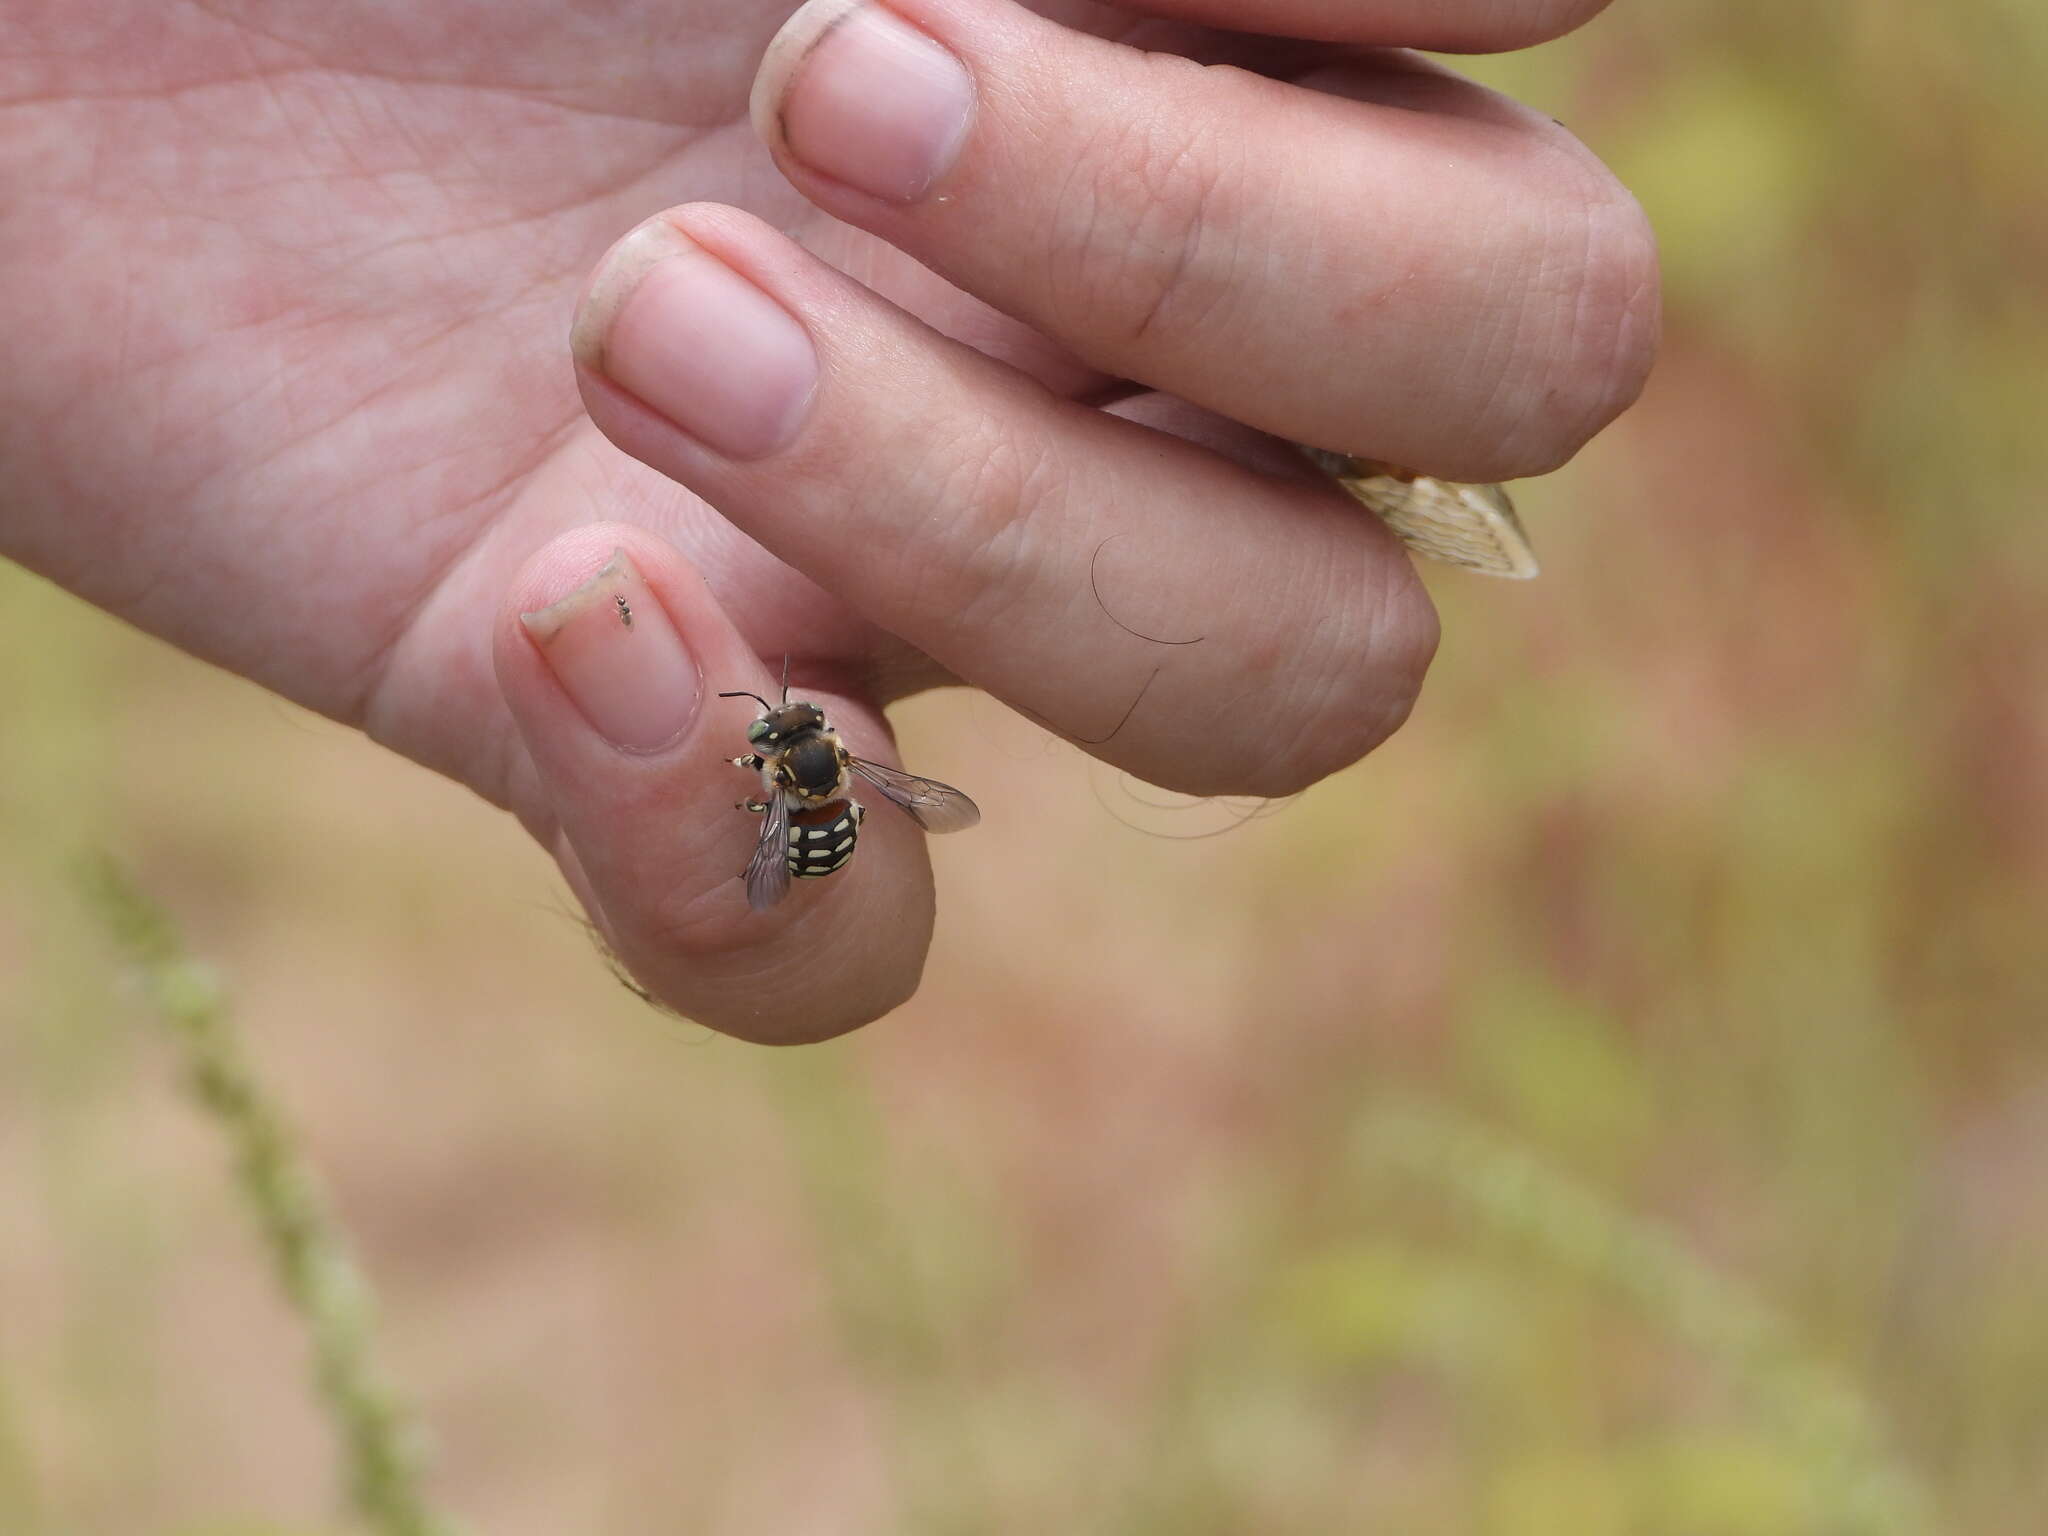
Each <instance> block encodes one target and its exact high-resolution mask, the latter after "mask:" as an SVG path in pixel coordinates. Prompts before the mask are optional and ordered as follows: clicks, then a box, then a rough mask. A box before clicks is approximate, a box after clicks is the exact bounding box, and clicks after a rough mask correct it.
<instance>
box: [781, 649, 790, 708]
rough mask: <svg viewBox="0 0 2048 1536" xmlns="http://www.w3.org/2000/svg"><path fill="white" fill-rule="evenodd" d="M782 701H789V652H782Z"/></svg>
mask: <svg viewBox="0 0 2048 1536" xmlns="http://www.w3.org/2000/svg"><path fill="white" fill-rule="evenodd" d="M782 702H783V703H785V704H787V703H788V702H789V652H787V651H784V652H783V653H782Z"/></svg>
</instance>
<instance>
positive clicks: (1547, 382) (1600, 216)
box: [1496, 173, 1660, 478]
mask: <svg viewBox="0 0 2048 1536" xmlns="http://www.w3.org/2000/svg"><path fill="white" fill-rule="evenodd" d="M1602 176H1603V178H1604V173H1602ZM1570 206H1571V207H1572V210H1573V211H1572V214H1571V216H1570V217H1568V218H1563V219H1557V220H1554V221H1553V227H1552V232H1551V234H1550V236H1549V238H1547V239H1545V240H1543V241H1541V242H1540V243H1539V247H1540V248H1539V249H1538V251H1537V252H1536V253H1535V254H1534V256H1533V258H1532V259H1533V262H1534V267H1533V269H1532V275H1531V279H1530V283H1531V291H1532V296H1533V298H1532V302H1533V303H1535V304H1536V305H1539V306H1540V307H1541V309H1542V311H1543V312H1544V315H1545V318H1544V321H1543V323H1542V324H1540V325H1539V326H1538V327H1536V328H1535V331H1534V335H1533V337H1532V339H1533V340H1534V341H1535V343H1536V344H1535V345H1532V346H1529V347H1527V348H1526V349H1525V350H1524V352H1523V357H1524V375H1523V380H1522V382H1521V384H1520V386H1519V387H1518V388H1514V389H1511V390H1503V391H1501V392H1500V393H1499V394H1497V396H1496V399H1497V400H1500V401H1502V402H1504V403H1505V402H1512V404H1513V410H1514V415H1515V419H1514V420H1513V421H1511V422H1505V423H1503V424H1502V430H1501V431H1500V432H1499V434H1498V435H1497V437H1496V441H1497V442H1498V444H1499V454H1500V458H1501V463H1500V464H1499V465H1498V466H1497V477H1499V478H1507V477H1510V476H1515V475H1530V474H1542V473H1546V472H1548V471H1550V470H1553V469H1556V468H1557V467H1558V466H1559V465H1561V464H1563V463H1565V462H1566V461H1567V460H1569V459H1570V458H1571V457H1572V456H1573V455H1574V454H1575V453H1577V452H1578V451H1579V449H1581V448H1583V447H1584V446H1585V445H1586V443H1587V442H1588V441H1590V440H1591V439H1592V438H1593V437H1594V435H1595V434H1597V433H1598V432H1599V431H1600V430H1601V429H1602V428H1603V427H1605V426H1606V425H1607V424H1608V423H1609V422H1611V421H1613V420H1614V419H1615V417H1617V416H1619V415H1620V414H1621V413H1622V412H1623V411H1625V410H1626V409H1628V407H1629V406H1630V405H1632V404H1633V403H1634V402H1635V400H1636V397H1637V396H1638V395H1639V394H1641V392H1642V388H1643V384H1644V381H1645V380H1646V379H1647V378H1648V376H1649V371H1650V365H1651V363H1652V361H1653V360H1654V358H1655V356H1656V350H1657V339H1658V330H1659V317H1660V303H1659V293H1658V279H1657V246H1656V239H1655V236H1654V235H1653V233H1652V232H1651V229H1650V225H1649V221H1648V219H1647V218H1646V217H1645V216H1644V214H1643V211H1642V208H1641V206H1640V205H1639V204H1638V203H1637V202H1636V200H1635V199H1634V198H1633V197H1631V196H1630V195H1629V194H1628V193H1627V192H1626V191H1625V190H1624V189H1622V188H1621V187H1620V186H1619V185H1618V184H1615V183H1614V182H1612V181H1611V180H1604V179H1603V182H1602V184H1601V185H1600V186H1598V187H1597V188H1596V189H1594V190H1592V191H1591V192H1589V193H1588V195H1586V196H1584V197H1582V198H1580V199H1577V200H1576V201H1575V203H1573V204H1572V205H1570Z"/></svg>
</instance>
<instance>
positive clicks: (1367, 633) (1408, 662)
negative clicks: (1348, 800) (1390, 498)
mask: <svg viewBox="0 0 2048 1536" xmlns="http://www.w3.org/2000/svg"><path fill="white" fill-rule="evenodd" d="M1372 545H1373V547H1372V548H1371V550H1370V551H1369V553H1368V554H1367V556H1366V558H1365V559H1363V560H1361V561H1359V562H1356V563H1352V562H1339V563H1336V564H1333V566H1332V568H1331V571H1330V574H1329V576H1328V579H1327V581H1326V595H1325V597H1324V598H1323V600H1322V601H1321V602H1319V603H1317V604H1316V605H1315V606H1314V607H1313V608H1312V609H1311V610H1310V611H1311V612H1314V613H1316V614H1317V618H1316V621H1315V622H1314V623H1313V625H1310V626H1307V627H1305V629H1304V631H1303V633H1304V635H1305V637H1306V638H1305V640H1304V642H1303V646H1304V648H1303V650H1302V651H1301V653H1300V654H1299V655H1298V656H1297V658H1296V659H1295V661H1294V663H1293V664H1292V665H1291V666H1290V667H1289V668H1288V669H1287V671H1286V673H1285V675H1284V677H1283V678H1282V679H1281V680H1280V682H1279V683H1278V685H1277V686H1275V687H1274V688H1273V689H1272V690H1271V692H1270V695H1269V698H1268V709H1267V711H1266V712H1265V713H1264V714H1263V715H1262V716H1261V717H1259V718H1258V721H1257V728H1256V730H1255V731H1253V732H1251V733H1247V734H1246V735H1244V736H1243V737H1241V738H1240V748H1239V751H1238V752H1237V753H1236V754H1235V756H1234V759H1233V760H1226V762H1225V763H1224V765H1223V769H1222V771H1223V773H1224V774H1225V776H1226V778H1227V779H1228V782H1227V783H1226V784H1224V785H1222V786H1220V787H1219V786H1210V787H1209V788H1208V789H1207V791H1206V792H1208V793H1217V794H1243V795H1255V796H1261V797H1266V798H1279V797H1282V796H1286V795H1293V794H1299V793H1300V792H1301V791H1302V790H1304V789H1307V788H1308V787H1309V786H1310V785H1312V784H1315V783H1318V782H1320V781H1321V780H1323V779H1326V778H1328V777H1329V776H1330V775H1331V774H1333V773H1336V772H1337V771H1339V770H1340V769H1343V768H1348V767H1350V766H1351V765H1352V764H1353V763H1355V762H1357V761H1358V760H1359V759H1360V758H1362V757H1364V756H1365V755H1366V754H1367V753H1369V752H1371V751H1372V750H1373V749H1374V748H1376V747H1378V746H1379V745H1380V744H1381V743H1382V742H1384V741H1386V740H1387V738H1388V737H1390V736H1392V735H1393V734H1394V732H1395V731H1397V730H1399V729H1400V727H1401V726H1402V724H1403V723H1404V722H1405V721H1406V720H1407V719H1408V716H1409V714H1410V712H1411V711H1412V710H1413V709H1414V707H1415V701H1416V699H1417V698H1418V697H1419V696H1420V694H1421V691H1422V683H1423V678H1424V676H1425V674H1426V673H1427V672H1428V670H1429V664H1430V661H1431V659H1432V658H1433V657H1434V656H1435V654H1436V646H1437V638H1438V625H1437V616H1436V610H1435V608H1434V607H1432V606H1431V604H1430V601H1429V597H1428V595H1427V593H1426V592H1425V591H1424V590H1423V587H1422V583H1421V581H1420V579H1419V578H1418V577H1417V576H1416V574H1415V569H1414V567H1413V565H1411V564H1410V563H1409V562H1408V560H1406V559H1405V558H1403V557H1402V556H1401V555H1400V554H1399V553H1398V552H1396V551H1394V550H1392V549H1389V548H1386V547H1384V545H1383V544H1382V543H1381V541H1379V540H1374V541H1372Z"/></svg>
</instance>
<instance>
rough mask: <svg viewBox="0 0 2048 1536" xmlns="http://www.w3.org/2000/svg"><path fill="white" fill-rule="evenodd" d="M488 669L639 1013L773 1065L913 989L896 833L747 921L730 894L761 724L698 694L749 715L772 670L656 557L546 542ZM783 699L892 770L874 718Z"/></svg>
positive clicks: (915, 846) (586, 535)
mask: <svg viewBox="0 0 2048 1536" xmlns="http://www.w3.org/2000/svg"><path fill="white" fill-rule="evenodd" d="M494 654H495V659H496V664H497V673H498V685H499V687H500V688H501V689H502V690H503V692H504V695H505V701H506V703H507V704H508V705H509V706H510V709H511V712H512V716H513V719H514V720H515V721H516V722H517V724H518V727H519V732H520V735H521V736H522V738H523V739H524V741H525V744H526V747H527V750H528V752H529V753H531V755H532V758H533V761H534V764H535V767H536V768H537V770H538V773H539V777H540V781H541V784H542V786H543V788H544V789H545V791H546V793H547V796H548V801H549V805H550V807H551V809H552V811H553V815H554V821H555V836H554V839H553V847H552V850H551V851H552V852H554V854H555V856H556V858H557V860H558V862H560V864H561V866H562V869H563V872H564V874H565V875H566V876H567V877H568V878H569V881H570V883H571V884H572V885H573V886H574V887H575V888H576V892H577V895H578V896H579V897H580V898H581V899H582V901H583V904H584V907H585V909H586V910H587V911H588V912H589V915H590V918H591V920H592V921H593V922H594V923H595V924H596V925H597V927H598V929H599V931H600V932H601V933H602V934H603V935H604V937H605V939H606V941H607V942H608V943H609V944H610V945H611V947H612V950H613V952H614V953H615V954H617V955H618V957H619V958H620V960H621V961H623V962H624V964H625V965H626V966H627V968H628V969H629V970H630V971H631V972H632V973H633V975H634V976H635V977H636V978H637V979H638V980H639V981H640V982H641V983H642V984H643V985H644V986H646V987H647V989H648V990H649V991H650V992H652V993H653V994H654V996H655V997H656V998H657V999H658V1000H660V1001H661V1002H663V1003H666V1004H667V1005H669V1006H670V1007H673V1008H674V1009H676V1010H677V1011H678V1012H679V1013H682V1014H684V1015H685V1016H687V1017H689V1018H692V1019H695V1020H697V1021H698V1022H700V1023H702V1024H705V1025H708V1026H709V1027H711V1028H713V1029H717V1030H722V1031H724V1032H725V1033H727V1034H732V1035H738V1036H740V1037H741V1038H743V1039H747V1040H755V1041H761V1042H764V1043H776V1044H782V1043H795V1042H798V1041H807V1040H820V1039H825V1038H827V1037H829V1036H832V1035H836V1034H841V1033H843V1032H845V1031H846V1030H849V1029H853V1028H855V1027H857V1026H859V1025H861V1024H864V1023H867V1022H869V1021H870V1020H872V1019H876V1018H879V1017H880V1016H881V1015H882V1014H884V1013H886V1012H888V1011H889V1010H890V1009H891V1008H893V1007H895V1006H896V1005H897V1004H898V1003H900V1002H902V1001H904V1000H905V999H906V998H908V997H909V996H910V994H911V993H912V992H913V991H914V990H915V989H916V986H917V981H918V976H919V973H920V971H921V970H922V968H923V964H924V955H925V950H926V948H927V946H928V945H929V944H930V941H931V927H932V886H931V867H930V864H929V862H928V860H927V858H926V856H925V852H924V847H923V839H922V837H921V836H920V835H919V834H918V833H917V831H916V830H915V829H914V828H913V827H912V826H910V824H909V823H908V822H907V821H904V820H902V819H900V818H897V817H894V816H890V817H870V818H869V819H868V820H867V822H866V823H865V824H864V825H863V826H862V828H861V830H860V833H859V843H858V856H857V857H855V858H853V859H852V860H851V861H850V862H849V863H848V864H847V865H846V866H845V867H844V868H842V869H840V870H838V871H837V872H836V873H834V874H833V875H831V876H830V877H829V878H826V879H818V880H802V881H797V882H795V883H794V887H793V889H791V891H790V892H789V894H788V895H787V897H786V898H785V899H783V900H782V901H780V902H779V903H777V904H776V905H774V906H773V907H770V908H769V909H768V910H766V911H755V910H753V909H751V908H750V907H749V905H748V902H747V895H746V891H745V888H744V886H743V884H742V881H741V879H740V873H741V871H742V870H743V869H744V868H745V867H746V865H747V862H748V860H749V859H750V858H751V857H752V856H753V853H754V851H755V847H756V845H757V843H758V842H759V841H760V839H761V828H762V824H763V819H762V818H761V817H759V816H755V815H749V814H746V813H745V812H743V811H742V810H740V809H739V808H737V806H736V802H738V801H740V800H743V799H751V798H755V797H758V795H759V794H760V789H761V785H760V779H759V777H758V776H757V775H754V774H751V773H748V772H745V771H742V770H741V769H739V768H736V767H734V766H733V763H732V761H731V759H732V758H733V756H734V755H736V754H739V753H744V752H745V751H747V737H746V728H747V724H748V722H749V721H750V720H751V719H752V718H753V717H754V716H755V714H756V713H758V711H757V709H756V707H755V706H754V705H753V704H751V703H749V702H748V701H746V700H733V699H720V698H718V697H717V695H718V694H719V693H721V692H725V691H730V690H735V689H746V690H749V691H750V692H753V693H758V694H761V695H763V696H767V695H768V693H769V690H770V689H771V688H772V687H774V686H776V683H775V678H774V672H779V670H780V659H779V658H778V660H777V666H776V668H775V669H774V670H773V671H771V669H770V668H768V667H767V666H765V665H764V664H763V663H762V661H761V659H760V658H759V657H757V656H756V655H754V654H753V652H752V651H751V650H750V649H749V648H748V646H747V644H746V642H745V641H744V640H743V639H742V638H741V637H740V634H739V632H738V630H737V629H736V628H735V626H734V625H733V623H732V621H731V619H730V618H729V617H728V616H727V614H726V612H725V610H724V609H723V608H722V607H721V606H720V604H719V603H718V600H717V599H716V598H715V597H714V596H713V595H712V592H711V590H710V588H709V587H708V586H706V585H705V583H704V581H703V580H702V578H701V577H699V576H698V575H697V573H696V571H695V570H694V569H693V568H692V567H691V566H690V565H689V563H688V562H687V561H685V560H684V559H683V557H682V556H681V554H679V553H678V552H677V551H676V550H675V548H674V547H673V546H672V545H670V544H669V543H667V542H666V541H665V540H663V539H661V538H660V537H659V536H658V535H655V534H653V533H651V532H649V531H647V530H646V529H642V528H635V527H631V526H628V525H625V524H598V525H594V526H590V527H584V528H578V529H575V530H573V531H571V532H569V533H566V534H563V535H561V536H560V537H558V538H556V539H555V540H554V541H553V542H552V543H550V544H549V545H547V546H546V547H545V548H544V549H542V550H541V551H540V552H539V553H538V554H536V555H535V556H534V557H533V558H532V559H531V560H530V561H528V562H527V564H526V566H525V567H524V568H523V569H522V570H521V571H520V572H519V574H518V575H517V576H516V577H515V578H514V579H513V582H512V587H511V591H510V592H509V594H508V595H507V597H506V600H505V603H504V606H503V609H502V611H501V613H500V614H499V618H498V623H497V629H496V633H495V636H494ZM801 674H802V669H801V667H799V669H798V678H797V681H798V682H799V683H801V681H802V675H801ZM798 692H799V696H807V697H809V698H811V699H812V700H813V701H814V702H816V703H817V704H818V705H819V706H820V707H821V708H822V709H824V710H825V711H826V713H827V716H828V718H830V719H831V721H832V723H833V725H834V726H835V727H836V728H837V729H839V730H841V731H842V732H844V733H845V735H846V737H847V739H848V742H849V745H851V746H853V748H854V750H856V751H858V752H860V753H861V755H863V756H874V757H887V756H888V755H889V754H888V752H887V749H886V747H885V746H883V745H882V744H884V743H886V742H887V739H888V737H887V727H886V725H884V723H883V722H882V720H881V717H880V715H879V714H878V713H877V712H876V711H875V710H874V709H873V708H872V707H870V706H868V705H865V704H864V703H862V702H860V701H857V700H852V699H848V698H845V697H843V696H836V695H832V694H821V693H818V692H817V691H815V690H812V691H809V692H807V693H806V692H804V691H803V690H801V689H799V690H798ZM778 851H779V850H778Z"/></svg>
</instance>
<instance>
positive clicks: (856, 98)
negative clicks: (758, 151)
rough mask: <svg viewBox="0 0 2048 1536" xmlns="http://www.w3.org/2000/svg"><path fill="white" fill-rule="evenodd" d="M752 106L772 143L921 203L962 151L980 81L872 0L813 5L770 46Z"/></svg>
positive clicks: (874, 190)
mask: <svg viewBox="0 0 2048 1536" xmlns="http://www.w3.org/2000/svg"><path fill="white" fill-rule="evenodd" d="M752 106H753V114H754V129H755V132H757V133H759V134H760V135H761V137H762V139H763V140H764V141H766V142H767V143H768V144H770V145H771V146H772V145H774V144H777V143H780V144H781V145H782V146H783V147H784V148H786V149H787V150H788V152H789V153H790V154H791V155H793V156H795V157H796V158H797V159H798V160H801V161H802V162H803V163H804V164H805V165H807V166H809V167H810V168H811V169H812V170H814V171H816V172H818V173H819V174H820V175H823V176H830V177H831V178H832V179H833V180H835V181H843V182H845V183H846V184H847V185H848V186H850V187H855V188H858V189H859V190H860V191H862V192H866V193H868V194H870V195H871V196H874V197H886V198H888V199H889V200H890V201H892V202H898V203H914V202H916V201H917V200H918V199H919V198H921V197H923V196H924V194H925V193H926V191H927V190H929V189H930V187H931V185H932V183H933V182H935V181H937V180H938V179H939V178H940V177H941V176H943V175H944V174H945V173H946V171H947V170H948V169H949V168H950V167H951V166H952V164H953V160H954V157H955V156H957V155H958V154H959V153H960V145H961V142H962V141H963V140H964V139H965V138H966V137H967V119H968V117H969V115H970V114H971V113H972V111H973V109H974V81H973V79H972V78H971V77H970V76H969V75H968V73H967V68H966V66H965V65H963V64H962V63H961V62H960V61H959V60H958V59H956V58H954V57H953V55H952V54H950V53H948V52H947V51H946V50H945V49H944V48H942V47H940V46H939V44H938V43H936V42H934V41H933V40H932V39H931V38H930V37H928V36H926V35H925V34H924V33H922V32H920V31H918V30H917V28H915V27H913V26H912V25H910V23H909V22H907V21H904V20H903V19H902V18H901V17H899V16H896V15H895V14H893V13H892V12H890V11H887V10H884V9H883V8H882V7H881V6H879V5H875V4H872V3H870V0H811V3H810V4H809V5H807V6H805V7H804V8H803V9H802V10H800V11H798V12H797V13H796V14H795V15H794V16H792V17H790V19H789V21H788V22H787V23H785V24H784V26H783V28H782V30H781V31H780V32H779V33H777V34H776V36H775V41H774V42H772V43H770V44H769V45H768V52H767V54H766V55H765V56H764V57H763V58H762V60H761V68H760V71H759V73H757V74H756V75H755V77H754V96H753V103H752Z"/></svg>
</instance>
